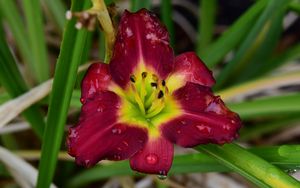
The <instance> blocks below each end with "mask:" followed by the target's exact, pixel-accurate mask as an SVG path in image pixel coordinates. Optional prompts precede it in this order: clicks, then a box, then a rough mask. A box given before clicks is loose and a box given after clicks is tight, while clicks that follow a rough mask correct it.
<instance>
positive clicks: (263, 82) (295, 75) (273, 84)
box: [218, 71, 300, 101]
mask: <svg viewBox="0 0 300 188" xmlns="http://www.w3.org/2000/svg"><path fill="white" fill-rule="evenodd" d="M299 82H300V72H299V71H296V72H290V73H288V74H281V75H276V76H270V77H264V78H261V79H257V80H253V81H249V82H247V83H243V84H239V85H236V86H232V87H230V88H228V89H225V90H222V91H220V92H218V95H220V96H221V97H222V99H223V100H225V101H230V100H231V99H233V98H236V97H238V98H241V97H243V96H247V95H251V94H255V93H258V92H261V91H266V90H272V89H274V88H279V87H283V86H289V85H295V84H298V83H299Z"/></svg>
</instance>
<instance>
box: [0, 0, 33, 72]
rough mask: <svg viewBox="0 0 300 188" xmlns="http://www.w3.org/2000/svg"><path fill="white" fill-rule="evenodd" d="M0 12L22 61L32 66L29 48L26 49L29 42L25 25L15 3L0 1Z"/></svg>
mask: <svg viewBox="0 0 300 188" xmlns="http://www.w3.org/2000/svg"><path fill="white" fill-rule="evenodd" d="M0 12H1V14H2V16H3V18H4V21H6V22H7V24H8V26H9V29H10V30H11V32H12V34H13V37H14V39H15V41H16V44H17V46H18V49H19V50H20V53H21V55H22V59H23V61H24V62H25V63H27V64H29V65H30V64H32V63H33V61H32V55H31V51H30V48H28V43H29V41H28V38H27V32H26V31H25V25H24V24H23V20H22V19H21V18H22V17H21V15H20V13H19V11H18V9H17V7H16V4H15V1H6V0H0ZM29 67H33V65H30V66H29Z"/></svg>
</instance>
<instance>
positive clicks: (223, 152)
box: [195, 144, 300, 188]
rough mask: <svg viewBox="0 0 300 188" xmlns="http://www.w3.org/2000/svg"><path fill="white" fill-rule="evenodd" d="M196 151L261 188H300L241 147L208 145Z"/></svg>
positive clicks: (296, 183) (284, 175) (290, 179)
mask: <svg viewBox="0 0 300 188" xmlns="http://www.w3.org/2000/svg"><path fill="white" fill-rule="evenodd" d="M195 149H196V150H198V151H203V152H205V153H207V154H209V155H211V156H212V157H214V158H215V159H217V160H218V161H219V162H220V163H222V164H224V165H225V166H227V167H229V168H231V169H232V170H234V171H236V172H237V173H239V174H241V175H242V176H244V177H245V178H247V179H249V180H250V181H252V182H253V183H255V184H256V185H258V186H259V187H281V188H293V187H295V188H296V187H299V186H300V183H299V182H298V181H297V180H295V179H294V178H292V177H291V176H289V175H288V174H286V173H284V172H283V171H282V170H280V169H278V168H277V167H275V166H273V165H272V164H270V163H268V162H267V161H265V160H264V159H262V158H260V157H258V156H256V155H254V154H252V153H251V152H248V151H247V150H245V149H244V148H242V147H240V146H239V145H236V144H225V145H223V146H222V147H221V146H217V145H213V144H208V145H202V146H198V147H196V148H195Z"/></svg>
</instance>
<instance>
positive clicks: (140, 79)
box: [129, 72, 168, 118]
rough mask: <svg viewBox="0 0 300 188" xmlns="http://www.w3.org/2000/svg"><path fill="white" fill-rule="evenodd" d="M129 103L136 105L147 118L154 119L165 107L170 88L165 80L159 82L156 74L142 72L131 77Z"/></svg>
mask: <svg viewBox="0 0 300 188" xmlns="http://www.w3.org/2000/svg"><path fill="white" fill-rule="evenodd" d="M130 95H131V96H133V97H131V98H130V97H129V101H130V102H131V103H135V104H136V105H137V106H138V108H139V110H140V111H141V113H142V114H143V115H144V116H145V118H152V117H154V116H155V115H157V114H159V113H160V112H161V111H162V110H163V109H164V107H165V98H166V97H167V95H168V88H167V86H166V82H165V80H159V78H158V77H157V76H156V75H155V74H149V73H148V72H142V73H141V75H136V76H135V75H131V76H130Z"/></svg>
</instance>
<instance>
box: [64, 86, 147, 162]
mask: <svg viewBox="0 0 300 188" xmlns="http://www.w3.org/2000/svg"><path fill="white" fill-rule="evenodd" d="M119 105H120V98H119V97H118V96H117V95H116V94H115V93H113V92H110V91H103V92H100V93H98V94H97V95H95V97H94V99H93V100H89V101H87V102H86V103H85V104H84V105H83V106H82V111H81V114H80V119H79V123H78V125H77V126H75V127H71V128H70V129H69V135H68V139H67V145H68V148H69V154H70V155H72V156H74V157H75V158H76V162H77V163H78V164H80V165H84V166H92V165H94V164H96V163H97V162H98V161H100V160H102V159H110V160H123V159H127V158H129V157H131V156H132V155H134V154H135V153H136V152H137V151H139V150H140V149H141V148H142V147H143V145H144V144H145V142H146V141H147V132H146V130H143V129H140V128H137V127H133V126H129V125H125V124H121V123H117V112H118V109H119Z"/></svg>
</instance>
